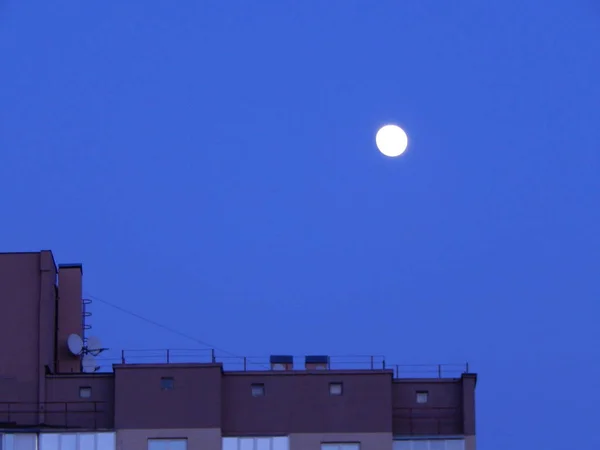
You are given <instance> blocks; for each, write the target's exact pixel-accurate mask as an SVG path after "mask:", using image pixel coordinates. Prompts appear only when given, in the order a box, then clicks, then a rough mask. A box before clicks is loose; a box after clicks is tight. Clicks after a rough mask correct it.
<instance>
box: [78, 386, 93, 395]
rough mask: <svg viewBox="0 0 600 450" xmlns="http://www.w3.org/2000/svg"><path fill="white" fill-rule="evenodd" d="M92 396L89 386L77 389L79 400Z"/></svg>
mask: <svg viewBox="0 0 600 450" xmlns="http://www.w3.org/2000/svg"><path fill="white" fill-rule="evenodd" d="M91 396H92V388H91V387H90V386H81V387H80V388H79V398H90V397H91Z"/></svg>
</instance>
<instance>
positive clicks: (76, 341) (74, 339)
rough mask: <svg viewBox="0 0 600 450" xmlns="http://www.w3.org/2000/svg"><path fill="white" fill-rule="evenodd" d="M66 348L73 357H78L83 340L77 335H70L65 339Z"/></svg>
mask: <svg viewBox="0 0 600 450" xmlns="http://www.w3.org/2000/svg"><path fill="white" fill-rule="evenodd" d="M67 346H68V347H69V351H70V352H71V353H72V354H73V355H79V354H80V353H81V350H82V349H83V340H82V339H81V337H79V335H78V334H71V335H69V337H68V338H67Z"/></svg>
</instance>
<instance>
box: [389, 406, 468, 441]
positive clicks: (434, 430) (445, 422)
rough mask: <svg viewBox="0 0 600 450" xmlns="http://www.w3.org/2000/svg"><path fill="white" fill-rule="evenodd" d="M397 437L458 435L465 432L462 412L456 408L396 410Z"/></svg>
mask: <svg viewBox="0 0 600 450" xmlns="http://www.w3.org/2000/svg"><path fill="white" fill-rule="evenodd" d="M392 423H393V425H392V428H393V430H394V434H395V435H403V436H415V435H438V436H439V435H449V436H451V435H458V434H462V432H463V423H462V412H461V409H460V408H454V407H429V408H394V409H393V413H392Z"/></svg>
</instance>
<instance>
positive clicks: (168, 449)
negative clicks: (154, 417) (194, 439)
mask: <svg viewBox="0 0 600 450" xmlns="http://www.w3.org/2000/svg"><path fill="white" fill-rule="evenodd" d="M148 450H187V439H148Z"/></svg>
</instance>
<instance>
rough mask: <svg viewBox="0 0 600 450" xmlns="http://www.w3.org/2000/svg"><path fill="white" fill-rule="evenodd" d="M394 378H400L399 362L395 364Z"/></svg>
mask: <svg viewBox="0 0 600 450" xmlns="http://www.w3.org/2000/svg"><path fill="white" fill-rule="evenodd" d="M394 378H400V369H399V367H398V364H395V365H394Z"/></svg>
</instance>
